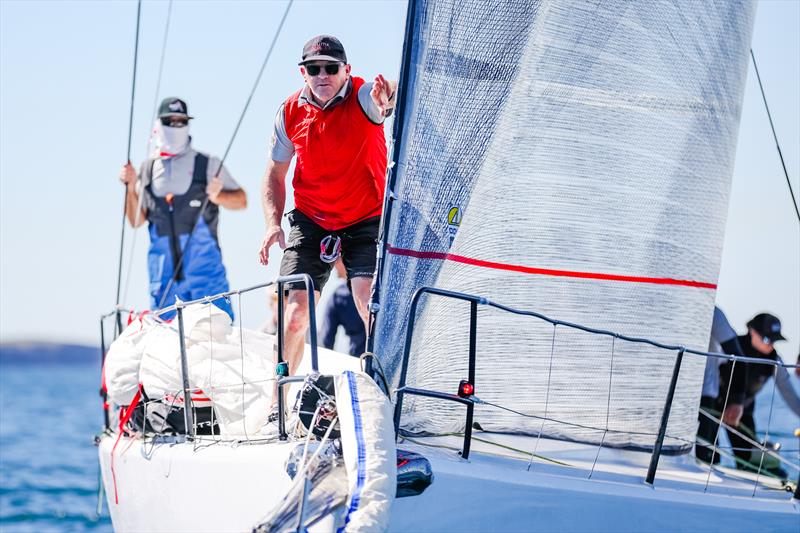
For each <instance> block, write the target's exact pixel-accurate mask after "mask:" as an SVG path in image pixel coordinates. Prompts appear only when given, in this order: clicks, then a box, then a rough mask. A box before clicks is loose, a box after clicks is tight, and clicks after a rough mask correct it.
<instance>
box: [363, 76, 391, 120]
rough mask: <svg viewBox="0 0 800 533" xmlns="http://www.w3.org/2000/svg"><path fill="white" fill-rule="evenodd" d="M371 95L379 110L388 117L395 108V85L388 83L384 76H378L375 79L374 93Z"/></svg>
mask: <svg viewBox="0 0 800 533" xmlns="http://www.w3.org/2000/svg"><path fill="white" fill-rule="evenodd" d="M369 95H370V96H371V97H372V101H373V102H374V103H375V105H376V106H377V108H378V109H379V110H380V111H381V113H383V116H386V113H387V111H389V110H390V109H392V108H393V107H394V102H393V101H392V96H393V95H394V87H393V84H392V83H390V82H388V81H386V78H384V77H383V76H382V75H380V74H378V75H377V76H376V77H375V82H374V83H373V84H372V91H370V93H369Z"/></svg>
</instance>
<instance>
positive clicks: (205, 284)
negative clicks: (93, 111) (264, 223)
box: [119, 97, 247, 318]
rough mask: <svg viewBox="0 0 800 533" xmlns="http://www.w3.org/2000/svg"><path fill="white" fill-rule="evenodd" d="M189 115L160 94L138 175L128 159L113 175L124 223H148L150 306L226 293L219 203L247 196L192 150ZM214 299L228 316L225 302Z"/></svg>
mask: <svg viewBox="0 0 800 533" xmlns="http://www.w3.org/2000/svg"><path fill="white" fill-rule="evenodd" d="M192 118H193V117H191V116H189V110H188V107H187V106H186V102H184V101H183V100H181V99H180V98H175V97H169V98H165V99H164V100H163V101H162V102H161V106H160V107H159V110H158V118H157V119H156V122H155V126H154V128H153V137H152V139H151V140H152V141H153V148H154V152H153V154H152V156H151V157H150V158H149V159H147V160H146V161H145V162H144V163H142V166H141V168H140V171H139V174H138V176H137V174H136V171H135V170H134V168H133V165H132V164H131V162H130V161H128V163H127V164H125V166H123V167H122V171H121V172H120V176H119V179H120V181H122V183H124V184H125V186H126V187H127V188H128V196H127V203H126V206H125V215H126V217H127V218H128V221H129V222H130V223H131V225H132V226H133V227H138V226H140V225H142V224H143V223H144V221H145V220H147V222H148V223H149V229H150V249H149V251H148V258H147V265H148V274H149V277H150V301H151V308H152V309H154V310H156V309H160V308H162V307H167V306H170V305H172V304H174V303H175V298H176V297H178V298H180V299H181V300H184V301H187V300H194V299H197V298H202V297H204V296H211V295H213V294H218V293H220V292H225V291H227V290H228V280H227V277H226V274H225V266H224V265H223V264H222V255H221V252H220V248H219V243H218V238H217V225H218V223H219V206H222V207H225V208H227V209H244V208H245V207H246V206H247V195H246V194H245V192H244V190H243V189H242V188H241V187H240V186H239V184H238V183H236V182H235V181H234V180H233V178H232V177H231V176H230V174H228V171H227V170H226V169H225V168H224V167H223V168H221V162H220V160H219V159H218V158H216V157H210V156H209V155H207V154H204V153H202V152H198V151H196V150H194V149H193V148H192V147H191V137H190V136H189V120H191V119H192ZM217 174H219V176H217ZM206 200H207V201H206ZM204 204H205V205H206V207H205V209H204V210H203V211H202V216H200V213H201V210H202V206H203V205H204ZM198 217H199V218H198ZM181 258H182V259H181ZM176 269H177V272H176ZM214 303H215V304H216V305H217V306H218V307H220V308H222V309H223V310H224V311H226V312H227V313H228V314H229V315H231V317H233V311H232V309H231V307H230V304H229V303H228V302H227V301H225V300H224V299H220V300H216V301H215V302H214ZM164 316H165V318H169V314H167V315H164Z"/></svg>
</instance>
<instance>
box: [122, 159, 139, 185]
mask: <svg viewBox="0 0 800 533" xmlns="http://www.w3.org/2000/svg"><path fill="white" fill-rule="evenodd" d="M119 181H121V182H122V183H123V184H124V185H125V186H126V187H131V186H133V185H134V184H135V183H136V171H135V170H134V169H133V165H131V162H130V161H128V162H127V163H126V164H125V166H123V167H122V170H120V171H119Z"/></svg>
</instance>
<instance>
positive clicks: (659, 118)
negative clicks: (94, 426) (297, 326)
mask: <svg viewBox="0 0 800 533" xmlns="http://www.w3.org/2000/svg"><path fill="white" fill-rule="evenodd" d="M753 17H754V6H753V4H752V3H749V2H741V3H732V2H724V3H719V4H708V3H701V2H693V1H685V2H684V1H680V2H671V3H667V2H664V3H659V2H635V3H634V2H626V1H605V2H589V3H587V2H573V1H568V0H551V1H535V2H513V1H509V2H495V3H492V4H491V6H490V7H489V6H487V4H486V3H485V2H481V1H475V0H473V1H470V0H467V1H459V2H451V1H445V0H438V1H437V0H419V1H412V2H410V3H409V9H408V16H407V20H406V28H407V31H406V43H405V47H404V51H403V66H402V71H401V80H400V93H399V95H400V97H399V98H400V99H399V116H398V119H397V121H396V123H395V131H394V136H393V140H394V144H393V161H394V166H393V168H392V170H391V173H390V177H389V180H388V184H387V185H388V186H387V194H386V200H385V207H384V219H383V222H382V237H381V242H380V246H379V256H378V259H379V270H378V273H377V275H376V283H375V290H374V295H373V305H372V309H373V310H374V311H377V315H376V316H375V320H374V330H373V331H372V335H371V337H370V341H369V345H368V352H367V353H365V355H364V356H362V358H361V359H360V360H356V359H353V358H350V357H347V356H344V355H342V354H337V353H335V352H330V351H325V350H321V349H319V350H318V349H317V348H316V346H315V344H316V343H315V342H314V339H313V337H312V339H311V344H310V345H308V346H307V349H306V354H305V358H304V360H303V363H302V365H301V368H300V370H299V371H298V376H286V375H285V372H284V371H283V367H282V366H281V363H280V361H281V355H280V354H281V349H282V347H281V345H282V338H281V337H282V335H281V334H280V331H281V329H280V328H279V333H278V335H277V338H272V337H269V336H266V335H263V334H261V333H258V332H252V331H247V330H244V329H243V328H241V327H238V328H237V327H234V326H232V325H231V324H229V323H226V322H225V318H224V317H222V316H221V315H220V314H219V313H216V312H215V311H214V307H213V305H210V304H211V302H212V301H213V300H214V299H215V298H218V297H232V296H233V297H235V296H236V294H240V293H243V292H249V291H250V290H262V289H272V288H274V287H273V286H274V285H277V286H278V287H279V290H280V287H281V286H282V284H284V283H287V282H289V281H291V280H289V279H286V278H279V279H278V280H277V281H276V282H274V283H266V284H263V285H262V286H259V287H256V288H250V289H243V290H242V291H232V292H231V293H230V294H225V295H217V296H215V297H208V298H205V299H203V300H201V301H198V302H179V303H178V304H176V305H175V306H173V308H172V310H175V311H176V312H177V317H178V318H177V320H176V321H173V322H172V323H170V324H165V323H162V322H160V321H158V320H153V319H150V318H147V317H138V318H137V317H134V318H132V321H131V325H130V326H128V329H126V331H125V333H123V335H122V336H121V337H120V339H118V340H117V341H116V343H115V345H116V348H115V347H114V346H112V351H113V350H115V349H116V350H117V351H118V352H119V353H120V354H129V355H130V354H131V353H133V354H138V356H139V357H140V358H139V359H138V361H139V366H137V365H136V364H133V365H129V368H132V369H133V370H132V371H131V372H130V373H129V374H131V375H133V376H135V377H136V378H142V369H143V366H142V365H143V364H144V362H145V361H146V360H147V361H151V362H153V363H154V364H152V365H150V366H147V367H146V370H147V371H146V372H145V376H144V377H145V379H144V380H138V381H134V383H135V384H136V383H138V382H144V391H142V390H141V389H139V390H136V387H135V386H134V387H133V388H132V389H131V388H129V389H128V390H127V392H126V394H127V395H128V396H127V397H125V399H123V400H121V401H120V403H121V404H122V405H128V407H127V408H123V410H122V412H121V417H120V420H119V422H118V424H119V425H118V428H119V429H118V430H109V431H108V432H106V433H105V434H104V435H103V436H102V437H101V438H100V439H99V455H100V462H101V467H102V472H103V480H104V487H105V490H106V493H107V494H108V500H109V502H108V503H109V510H110V513H111V517H112V521H113V523H114V527H115V529H117V530H119V531H160V530H165V531H166V530H170V531H175V530H181V531H189V530H191V531H242V530H258V531H283V530H298V531H302V530H306V529H308V530H312V531H317V530H318V531H327V530H334V529H337V530H338V529H340V528H344V530H392V531H449V530H466V531H483V530H496V529H503V530H508V531H531V530H554V529H563V530H614V531H643V530H661V529H669V530H686V531H703V530H720V529H733V530H742V529H756V528H757V529H758V530H773V531H796V528H797V525H798V522H799V521H800V501H798V499H799V498H800V494H799V493H798V492H797V489H796V488H793V487H789V488H790V489H792V490H793V492H790V491H787V490H786V488H787V487H786V486H785V485H784V484H782V483H780V482H778V481H776V480H772V479H770V478H769V477H768V476H766V475H762V474H761V473H760V472H759V473H755V474H752V475H750V474H746V473H743V472H739V471H735V470H731V469H725V468H722V467H709V466H704V465H700V464H697V463H696V462H695V461H694V458H693V455H692V453H691V452H692V448H693V445H694V442H695V435H694V434H695V430H696V423H697V408H698V404H699V397H700V385H701V381H702V375H703V367H704V364H705V358H706V357H714V356H721V355H720V354H709V353H706V352H705V351H704V350H703V347H705V346H706V345H707V343H708V337H709V330H710V317H711V315H712V308H713V305H714V294H715V288H716V285H715V283H716V279H717V277H718V274H719V261H720V256H721V246H722V235H723V233H724V226H725V217H726V214H727V200H726V199H727V197H728V191H729V187H730V177H731V173H732V167H733V156H734V152H735V144H736V138H737V133H738V124H739V116H740V109H741V102H742V95H743V87H744V82H745V78H746V72H747V59H748V55H747V54H748V49H749V43H750V37H751V32H752V26H753ZM721 199H724V200H725V201H722V200H721ZM303 280H304V281H305V282H306V283H307V284H308V286H309V288H310V280H308V279H307V278H303ZM312 307H313V306H312ZM311 320H312V327H311V331H312V332H313V331H314V324H313V320H314V319H313V313H312V317H311ZM176 322H177V323H176ZM145 338H146V339H147V341H146V342H144V343H143V344H141V343H140V341H141V340H142V339H145ZM125 343H129V346H128V348H127V349H126V347H125ZM273 345H276V346H277V347H278V361H279V362H278V365H277V369H276V374H277V375H273V374H272V373H271V372H270V369H266V370H265V368H264V367H263V366H259V365H260V364H261V362H263V360H264V359H267V360H268V358H269V357H270V356H271V353H272V346H273ZM132 346H133V348H132ZM213 354H216V355H213ZM112 355H113V354H112V353H111V352H109V360H110V361H114V360H117V358H116V356H114V357H112ZM724 357H728V358H730V357H729V356H724ZM733 359H735V360H736V361H737V362H747V361H748V360H747V359H746V358H733ZM134 361H136V359H135V358H134ZM215 362H216V364H218V365H219V366H221V367H223V368H224V369H225V374H224V378H228V379H232V378H235V379H236V380H237V381H233V382H232V381H230V380H228V381H225V380H224V379H223V377H220V376H219V375H217V374H216V373H215V371H214V370H213V368H214V364H215ZM750 362H755V361H750ZM112 366H113V364H112ZM123 366H124V365H118V368H122V367H123ZM157 368H160V369H161V372H162V373H161V374H158V373H157V372H154V371H153V369H157ZM137 369H138V370H137ZM137 372H138V373H137ZM237 372H238V373H237ZM164 373H167V374H169V375H168V376H166V377H165V376H164ZM123 375H125V372H124V371H122V370H121V371H119V372H117V373H116V374H115V376H117V377H118V378H119V376H123ZM326 376H327V377H328V379H327V382H325V380H324V379H323V378H325V377H326ZM107 378H108V368H107ZM270 379H279V380H280V382H281V383H282V386H281V387H280V388H279V391H280V395H281V396H280V404H281V405H283V404H287V406H288V405H291V404H292V400H293V399H294V398H298V400H297V401H296V402H295V403H294V405H295V406H296V408H294V409H287V410H288V411H289V414H288V415H287V416H285V417H282V418H281V421H280V427H279V432H278V435H277V437H272V436H267V435H266V434H264V433H262V432H261V428H260V427H259V425H260V423H259V422H260V421H259V420H258V416H259V414H258V413H263V416H264V418H265V417H266V409H265V408H262V407H263V406H266V405H268V403H267V402H268V400H269V395H270V394H271V392H270V389H271V386H265V385H264V384H265V383H267V382H268V381H269V380H270ZM159 380H160V381H159ZM123 381H125V380H121V379H117V381H115V383H121V382H123ZM107 382H108V381H107ZM156 382H160V383H164V384H163V386H162V387H161V389H158V388H157V387H156V386H155V385H151V383H156ZM127 383H130V380H128V381H127ZM270 383H271V382H270ZM122 388H123V387H118V388H116V389H114V387H113V386H112V387H110V392H111V393H112V396H114V394H116V395H117V396H115V397H118V398H122V397H123V396H124V394H123V395H122V396H120V394H122V393H121V391H122ZM111 389H114V390H113V391H112V390H111ZM159 390H160V392H161V393H162V394H160V396H159V395H158V394H154V392H157V391H159ZM231 390H234V391H236V394H229V393H230V391H231ZM169 391H173V392H172V393H170V392H169ZM141 394H146V395H147V398H148V400H147V402H146V403H145V405H146V406H148V407H149V408H150V412H151V414H152V412H153V411H158V410H159V409H162V411H163V409H164V406H166V408H167V411H170V412H171V411H173V410H174V411H175V412H176V413H178V418H179V419H182V420H183V431H182V432H181V431H180V428H178V427H177V426H178V425H179V424H177V423H174V424H172V423H171V425H170V426H169V427H170V428H171V431H170V432H163V431H162V432H160V433H161V434H159V432H158V431H157V429H158V428H154V427H153V426H154V423H152V420H153V419H152V418H147V416H148V415H147V409H145V410H144V411H143V412H140V414H139V415H137V411H136V409H135V407H134V403H135V402H134V401H133V398H135V397H136V396H137V395H139V396H141ZM226 394H227V395H226ZM112 399H113V398H112ZM138 399H139V398H137V400H138ZM126 402H127V403H126ZM237 402H238V403H237ZM331 402H332V403H331ZM332 405H335V409H334V408H333V407H331V406H332ZM184 407H188V408H185V409H184ZM203 413H206V414H205V415H204V414H203ZM209 413H210V414H209ZM332 413H335V414H332ZM240 414H241V416H240ZM303 415H305V417H306V421H305V422H304V421H303V420H302V418H303ZM137 416H139V417H140V418H142V417H143V419H144V421H142V422H141V423H140V425H139V426H138V428H139V430H140V433H139V434H136V431H135V429H136V427H135V424H134V422H132V421H134V420H135V419H136V418H137ZM168 416H169V413H167V414H166V415H165V416H164V419H165V420H166V419H167V417H168ZM326 416H327V418H326ZM323 419H325V420H327V422H326V423H325V424H323V423H322V421H323ZM148 420H149V421H150V422H148ZM337 422H338V425H337V424H336V423H337ZM148 423H150V428H149V429H148ZM165 424H166V422H165ZM202 424H205V426H203V427H204V428H205V429H204V430H203V429H201V425H202ZM251 424H252V425H251ZM367 430H368V431H371V433H370V434H369V435H370V436H369V437H365V436H364V431H367ZM142 436H144V438H142ZM720 453H722V452H720ZM395 457H396V458H397V461H396V462H395V461H394V459H395ZM787 466H788V467H791V468H794V470H793V472H794V473H795V474H796V473H797V470H798V467H797V465H792V464H789V465H787Z"/></svg>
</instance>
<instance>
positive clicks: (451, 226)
mask: <svg viewBox="0 0 800 533" xmlns="http://www.w3.org/2000/svg"><path fill="white" fill-rule="evenodd" d="M462 216H463V212H462V211H461V208H460V207H458V206H453V207H451V208H450V210H449V211H448V212H447V235H448V237H449V238H450V246H453V241H454V240H455V238H456V233H458V227H459V226H460V225H461V218H462Z"/></svg>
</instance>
